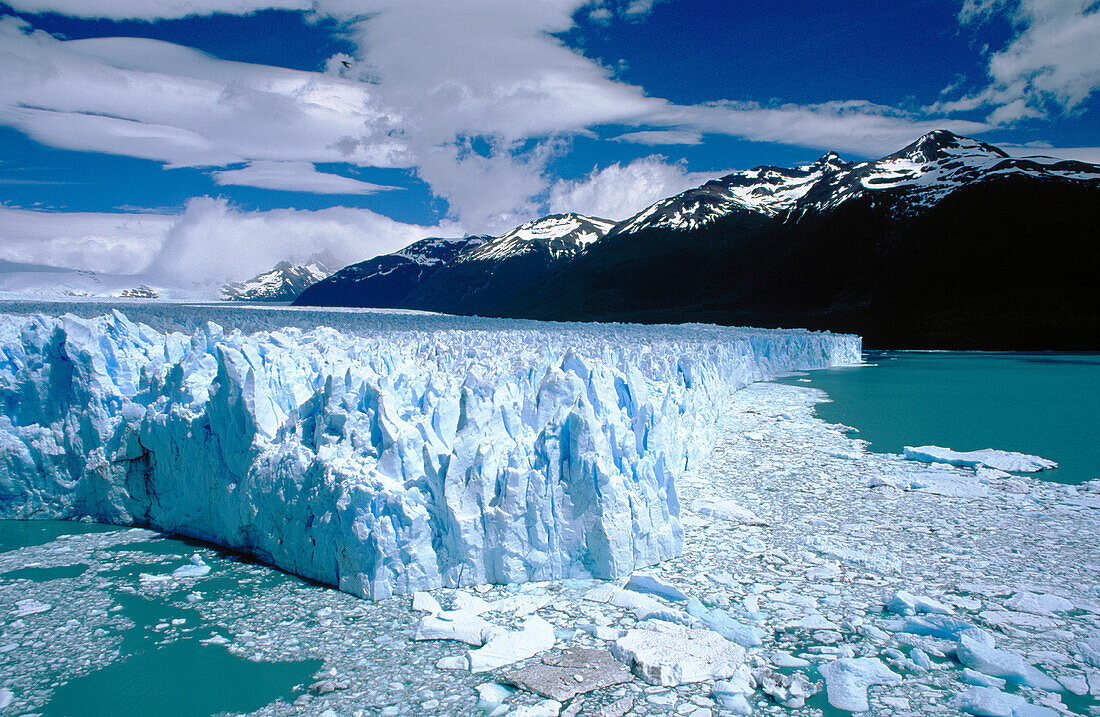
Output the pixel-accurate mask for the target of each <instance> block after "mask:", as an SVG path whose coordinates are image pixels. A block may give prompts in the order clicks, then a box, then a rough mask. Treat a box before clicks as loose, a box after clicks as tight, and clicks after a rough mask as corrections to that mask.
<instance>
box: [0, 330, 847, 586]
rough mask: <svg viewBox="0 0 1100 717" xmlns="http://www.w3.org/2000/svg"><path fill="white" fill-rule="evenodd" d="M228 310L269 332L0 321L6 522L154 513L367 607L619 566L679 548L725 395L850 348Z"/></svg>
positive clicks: (803, 341)
mask: <svg viewBox="0 0 1100 717" xmlns="http://www.w3.org/2000/svg"><path fill="white" fill-rule="evenodd" d="M149 311H151V312H152V314H151V315H150V320H151V321H154V322H163V324H164V325H165V326H177V327H178V326H182V325H186V324H187V322H188V321H194V320H195V317H196V316H198V315H199V314H195V315H191V316H187V315H183V316H177V315H174V314H172V312H173V311H183V312H184V314H186V312H187V311H188V310H186V309H171V310H169V309H165V311H166V312H167V315H162V314H158V313H156V311H159V309H158V310H155V311H154V310H152V309H150V310H149ZM191 311H194V310H191ZM202 311H203V312H204V314H203V315H206V314H205V311H206V310H202ZM215 313H216V312H215ZM226 315H235V316H238V317H240V318H241V319H243V320H249V321H256V322H257V324H258V325H259V326H266V328H265V329H263V330H259V331H255V330H254V331H251V332H243V331H240V330H232V329H226V328H223V327H222V326H219V325H217V324H214V323H206V324H201V325H198V326H196V328H195V329H194V330H193V331H191V332H190V333H182V332H179V331H170V330H164V329H156V328H153V327H151V326H150V325H147V324H141V323H134V322H132V321H131V320H129V319H128V318H127V317H126V316H124V315H123V314H121V313H118V312H114V313H111V314H106V315H95V316H93V317H91V318H80V317H77V316H75V315H66V316H62V317H51V316H44V315H37V316H30V317H20V316H10V315H9V316H0V395H2V396H3V398H4V401H3V404H2V406H3V412H2V415H0V457H2V459H3V461H4V463H5V465H6V466H7V470H5V471H4V473H3V474H2V475H0V517H5V518H17V517H31V516H35V517H45V516H49V517H56V518H81V517H90V518H93V519H96V520H99V521H103V522H109V523H120V524H131V523H141V524H146V525H151V526H154V527H157V528H160V529H162V530H165V531H169V532H178V533H182V534H186V535H190V536H193V537H197V538H200V539H204V540H208V541H210V542H214V543H218V544H221V545H225V546H227V547H230V548H234V549H238V550H243V551H247V552H250V553H253V554H255V555H257V556H259V557H260V558H262V559H263V560H265V561H267V562H269V563H272V564H274V565H277V566H279V567H281V568H284V569H286V570H289V571H291V572H294V573H297V574H300V575H303V576H305V577H309V578H312V579H315V580H319V581H321V582H324V583H327V584H330V585H336V586H338V587H339V588H340V589H342V590H344V591H347V592H351V593H354V594H356V595H362V596H369V597H373V598H385V597H388V596H390V595H392V594H394V593H397V592H410V593H411V592H415V591H417V590H423V589H425V588H432V587H439V586H442V585H450V586H457V585H469V584H483V583H491V582H493V583H507V582H525V581H530V580H543V579H552V578H569V577H588V576H596V577H604V578H610V577H617V576H620V575H629V574H630V573H632V572H633V571H634V570H635V568H638V567H643V566H646V565H652V564H655V563H657V562H659V561H661V560H663V559H666V558H669V557H671V556H673V555H675V554H676V553H677V552H678V551H679V550H680V547H681V539H682V530H681V526H680V522H679V502H678V497H677V491H676V479H677V478H678V477H679V476H680V475H681V474H682V473H683V471H684V470H685V469H686V468H688V467H690V466H691V465H693V464H694V462H695V461H696V460H698V459H699V457H700V456H701V455H702V454H703V452H704V451H705V450H706V448H707V447H708V446H709V442H710V441H711V440H712V437H713V430H714V422H715V420H716V418H717V415H718V411H719V408H720V405H721V402H722V401H723V400H725V399H726V398H727V397H728V396H729V395H730V393H731V391H733V390H736V389H738V388H740V387H742V386H744V385H746V384H747V383H749V382H750V381H753V380H757V379H760V378H764V377H767V376H770V375H774V374H775V373H777V372H779V371H786V370H791V369H799V368H812V367H816V366H826V365H831V364H836V363H845V362H856V361H858V360H859V340H858V339H857V338H856V337H851V336H836V335H830V334H815V333H809V332H802V331H792V332H767V331H752V330H737V329H725V328H718V327H683V328H676V327H655V328H647V327H631V326H617V325H611V326H583V325H578V326H569V325H555V324H534V323H523V322H507V321H497V322H492V321H484V320H476V319H469V320H467V319H455V318H453V317H438V318H437V317H431V316H407V315H380V314H375V315H371V316H370V317H369V321H363V320H360V323H358V324H357V323H356V321H357V320H356V318H355V317H353V316H345V315H334V316H330V317H329V319H328V320H330V321H332V320H338V321H340V322H342V323H344V324H345V325H348V326H353V327H355V326H358V327H360V328H355V329H348V330H345V331H337V330H334V329H332V328H328V327H325V326H320V327H317V328H311V329H308V330H303V329H302V328H298V327H297V326H293V325H291V326H285V325H284V326H280V325H279V323H278V321H279V320H280V317H285V318H292V317H293V316H295V314H294V313H293V312H285V313H282V314H274V313H273V314H261V313H259V312H257V311H254V310H253V311H238V313H236V314H233V312H227V313H226ZM316 321H317V317H316V316H315V315H313V314H311V315H310V316H309V317H308V318H307V319H305V320H304V322H303V323H305V324H306V325H309V324H310V323H316ZM195 323H198V322H195ZM467 326H469V327H475V328H464V327H467ZM476 327H480V328H476ZM199 567H201V566H195V568H199ZM165 577H167V576H165ZM624 592H631V591H624ZM632 594H634V595H637V596H639V597H644V596H642V595H641V594H639V593H632Z"/></svg>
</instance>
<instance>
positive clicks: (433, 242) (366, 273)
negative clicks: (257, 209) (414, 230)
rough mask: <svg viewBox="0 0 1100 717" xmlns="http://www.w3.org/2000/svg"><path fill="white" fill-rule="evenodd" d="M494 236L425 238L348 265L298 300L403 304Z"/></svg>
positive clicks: (319, 303) (301, 302) (385, 305)
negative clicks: (433, 277) (431, 278)
mask: <svg viewBox="0 0 1100 717" xmlns="http://www.w3.org/2000/svg"><path fill="white" fill-rule="evenodd" d="M490 239H492V237H484V236H472V237H463V238H461V239H441V238H436V237H431V238H428V239H421V240H420V241H418V242H414V243H412V244H410V245H409V246H407V247H405V248H404V249H401V250H400V251H397V252H394V253H393V254H386V255H384V256H377V257H374V258H373V259H368V260H367V261H361V262H359V263H358V264H352V265H350V266H346V267H344V268H343V269H341V270H340V271H338V272H336V273H335V274H333V275H332V276H329V277H328V278H326V279H325V280H323V281H319V282H317V283H316V284H314V285H313V286H311V287H309V288H308V289H306V290H305V291H303V292H302V293H301V294H300V295H299V296H298V297H297V299H296V301H295V303H297V304H299V305H304V306H370V307H375V308H384V309H392V308H400V307H401V306H402V302H403V301H404V300H405V298H406V297H407V296H408V295H409V293H410V292H411V291H412V290H413V289H415V288H416V287H417V286H419V285H420V284H421V283H422V282H424V281H425V280H426V279H427V278H428V277H429V276H431V274H432V273H434V272H435V271H437V270H438V269H440V268H441V267H444V266H447V265H448V264H450V263H451V262H453V261H454V260H455V259H456V257H458V256H459V255H460V254H462V252H465V251H468V250H473V249H476V248H477V247H479V246H481V245H482V244H484V243H485V242H486V241H489V240H490Z"/></svg>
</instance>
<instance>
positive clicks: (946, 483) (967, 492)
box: [909, 471, 989, 498]
mask: <svg viewBox="0 0 1100 717" xmlns="http://www.w3.org/2000/svg"><path fill="white" fill-rule="evenodd" d="M909 489H910V490H915V491H920V492H921V493H931V494H932V495H942V496H945V497H948V498H985V497H986V496H988V495H989V486H987V485H986V484H984V483H982V482H981V481H979V480H978V479H977V478H975V477H974V476H967V475H958V474H956V473H948V472H946V471H923V472H920V473H915V474H913V475H912V476H910V479H909Z"/></svg>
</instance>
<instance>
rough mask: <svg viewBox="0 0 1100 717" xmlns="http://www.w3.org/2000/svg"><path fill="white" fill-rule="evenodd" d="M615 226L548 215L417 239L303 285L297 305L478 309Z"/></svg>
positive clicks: (578, 217) (592, 219)
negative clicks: (497, 230)
mask: <svg viewBox="0 0 1100 717" xmlns="http://www.w3.org/2000/svg"><path fill="white" fill-rule="evenodd" d="M614 225H615V223H614V222H612V221H609V220H607V219H599V218H596V217H587V216H584V215H581V214H551V215H550V216H546V217H542V218H541V219H535V220H533V221H530V222H527V223H525V224H522V225H520V226H518V227H516V228H515V229H513V230H512V231H510V232H508V233H506V234H503V235H501V236H499V237H485V236H480V237H466V238H463V239H423V240H421V241H419V242H416V243H414V244H411V245H409V246H407V247H405V248H404V249H402V250H401V251H398V252H395V253H393V254H388V255H386V256H380V257H375V258H374V259H370V260H368V261H365V262H361V263H359V264H355V265H352V266H349V267H346V268H344V269H341V270H340V271H338V272H337V273H336V274H334V275H333V276H331V277H329V278H328V279H327V280H325V281H323V282H320V283H318V284H316V285H315V286H313V287H312V288H311V289H310V290H309V291H306V292H304V293H303V294H302V295H301V296H300V297H299V298H298V300H297V301H296V302H295V303H297V304H299V305H305V306H310V305H321V306H373V307H378V308H416V309H427V310H431V311H439V310H445V311H450V312H455V311H456V310H457V307H459V306H461V307H463V310H467V311H478V310H480V309H481V307H482V304H483V302H486V301H492V300H495V298H496V297H498V296H505V295H507V294H508V293H509V292H511V291H513V290H515V289H516V288H518V287H520V286H522V285H523V284H524V283H526V282H530V281H534V280H537V279H539V278H541V277H542V276H543V275H545V274H546V272H547V271H549V270H550V269H551V268H553V267H554V266H557V265H558V264H560V263H562V262H565V261H568V260H569V259H572V258H573V257H575V256H577V255H579V254H580V253H582V252H583V251H584V249H585V247H587V246H589V245H591V244H592V243H593V242H595V241H596V240H598V239H599V238H600V237H602V236H604V235H605V234H606V233H607V231H608V230H609V229H611V228H612V227H613V226H614Z"/></svg>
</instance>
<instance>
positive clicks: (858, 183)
mask: <svg viewBox="0 0 1100 717" xmlns="http://www.w3.org/2000/svg"><path fill="white" fill-rule="evenodd" d="M1098 227H1100V166H1097V165H1092V164H1086V163H1083V162H1075V161H1064V160H1057V159H1052V158H1046V157H1029V158H1017V157H1012V156H1010V155H1008V154H1007V153H1006V152H1004V151H1002V150H1000V149H998V148H997V147H994V146H992V145H990V144H986V143H984V142H980V141H978V140H974V139H969V138H966V137H959V136H957V135H955V134H952V133H951V132H947V131H943V130H940V131H936V132H932V133H930V134H928V135H925V136H924V137H921V138H920V139H918V140H917V141H916V142H914V143H913V144H911V145H909V146H908V147H905V148H904V149H902V150H900V151H898V152H895V153H893V154H890V155H887V156H886V157H883V158H881V159H877V160H873V161H867V162H846V161H844V160H843V159H841V158H840V157H839V156H837V155H836V154H833V153H829V154H826V155H825V156H823V157H822V158H821V159H819V160H818V161H816V162H814V163H812V164H808V165H803V166H799V167H793V168H781V167H770V166H765V167H757V168H755V169H750V170H746V171H741V172H735V173H733V174H729V175H726V176H724V177H722V178H720V179H716V180H713V181H710V182H707V183H706V184H704V185H702V186H701V187H697V188H695V189H690V190H688V191H686V192H683V193H681V194H678V195H676V196H674V197H670V198H668V199H664V200H661V201H659V202H657V203H655V204H653V205H651V206H650V207H647V208H646V209H645V210H643V211H642V212H639V213H638V214H636V215H635V216H633V217H630V218H628V219H626V220H625V221H622V222H619V223H614V222H611V221H608V220H604V219H596V218H592V217H585V216H581V215H577V214H556V215H551V216H549V217H544V218H542V219H538V220H535V221H533V222H528V223H527V224H524V225H523V226H521V227H518V228H517V229H515V230H513V231H511V232H509V233H508V234H505V235H504V236H501V237H496V238H491V237H471V238H467V239H463V240H444V239H426V240H423V241H421V242H417V243H416V244H413V245H411V246H410V247H407V248H406V249H403V250H402V251H400V252H397V253H395V254H392V255H389V256H386V257H377V258H375V259H372V260H370V261H368V262H362V263H360V264H356V265H353V266H350V267H347V268H345V269H343V270H341V271H339V272H337V273H336V274H334V275H333V276H331V277H329V278H328V279H325V280H323V281H320V282H318V283H317V284H315V285H314V286H312V287H310V288H309V289H308V290H306V291H304V292H303V293H302V294H301V295H300V296H299V297H298V299H297V300H296V302H295V303H296V304H302V305H323V306H377V307H391V308H407V309H424V310H431V311H444V312H449V313H457V314H479V315H488V316H507V317H523V318H538V319H550V320H583V321H638V322H646V323H652V322H677V323H678V322H685V321H703V322H715V323H722V324H740V325H752V326H762V327H770V326H792V327H794V326H803V327H807V328H814V329H831V330H834V331H851V332H856V333H859V334H861V335H863V336H864V339H865V345H866V346H869V347H877V348H944V349H946V348H985V349H1000V348H1005V349H1025V348H1048V349H1059V348H1066V349H1070V348H1073V349H1100V310H1098V309H1097V307H1098V306H1100V289H1098V286H1100V284H1098V282H1097V281H1096V280H1095V278H1094V273H1095V266H1096V264H1095V258H1094V254H1095V252H1096V250H1095V246H1094V245H1095V244H1096V243H1097V237H1100V230H1098ZM418 257H426V258H425V259H423V260H421V259H418ZM421 267H422V268H421ZM395 274H396V275H397V276H394V275H395Z"/></svg>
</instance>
